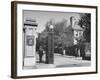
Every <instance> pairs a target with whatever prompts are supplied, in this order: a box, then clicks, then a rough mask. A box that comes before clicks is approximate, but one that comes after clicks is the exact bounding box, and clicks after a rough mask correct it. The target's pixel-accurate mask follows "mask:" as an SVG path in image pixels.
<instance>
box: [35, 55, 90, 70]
mask: <svg viewBox="0 0 100 80" xmlns="http://www.w3.org/2000/svg"><path fill="white" fill-rule="evenodd" d="M38 61H39V58H38V55H37V62H38ZM36 65H37V67H38V68H54V67H56V68H61V67H82V66H90V65H91V61H89V60H82V58H81V57H75V56H68V55H61V54H54V64H46V63H45V55H44V56H43V63H37V64H36Z"/></svg>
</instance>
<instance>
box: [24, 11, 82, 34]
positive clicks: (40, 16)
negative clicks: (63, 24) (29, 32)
mask: <svg viewBox="0 0 100 80" xmlns="http://www.w3.org/2000/svg"><path fill="white" fill-rule="evenodd" d="M71 16H74V17H75V18H76V20H78V19H80V13H72V12H55V11H36V10H35V11H34V10H23V20H24V21H25V20H26V19H35V20H36V22H37V23H38V27H37V32H39V33H40V32H42V31H43V30H44V29H45V24H46V22H47V21H49V20H50V19H53V20H54V22H60V21H62V20H63V19H66V20H67V25H70V17H71Z"/></svg>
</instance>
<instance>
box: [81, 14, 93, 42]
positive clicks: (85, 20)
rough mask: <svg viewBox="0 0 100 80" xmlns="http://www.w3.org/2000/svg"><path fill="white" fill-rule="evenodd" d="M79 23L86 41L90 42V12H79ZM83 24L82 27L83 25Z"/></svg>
mask: <svg viewBox="0 0 100 80" xmlns="http://www.w3.org/2000/svg"><path fill="white" fill-rule="evenodd" d="M79 25H80V26H81V27H82V28H84V33H83V36H84V38H85V41H86V42H91V14H89V13H85V14H81V19H80V20H79ZM83 26H84V27H83Z"/></svg>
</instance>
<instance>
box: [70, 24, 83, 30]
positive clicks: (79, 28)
mask: <svg viewBox="0 0 100 80" xmlns="http://www.w3.org/2000/svg"><path fill="white" fill-rule="evenodd" d="M72 28H73V29H74V30H80V31H83V28H82V27H80V26H79V25H75V26H73V27H72Z"/></svg>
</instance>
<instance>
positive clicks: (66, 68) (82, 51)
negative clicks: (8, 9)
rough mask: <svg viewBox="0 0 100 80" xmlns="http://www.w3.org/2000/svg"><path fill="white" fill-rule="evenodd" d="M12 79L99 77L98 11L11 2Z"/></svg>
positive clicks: (79, 7) (88, 7) (92, 8)
mask: <svg viewBox="0 0 100 80" xmlns="http://www.w3.org/2000/svg"><path fill="white" fill-rule="evenodd" d="M12 16H13V17H12V55H11V58H12V60H11V61H12V65H11V66H12V77H13V78H24V77H44V76H60V75H62V76H63V75H74V74H77V75H78V74H91V73H97V7H96V6H84V5H65V4H52V3H35V2H20V1H19V2H17V1H15V2H12Z"/></svg>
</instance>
